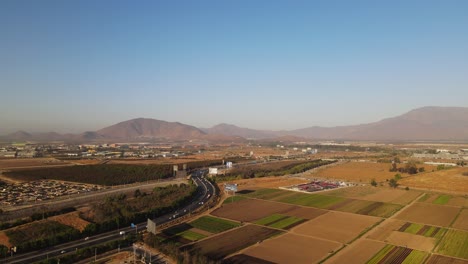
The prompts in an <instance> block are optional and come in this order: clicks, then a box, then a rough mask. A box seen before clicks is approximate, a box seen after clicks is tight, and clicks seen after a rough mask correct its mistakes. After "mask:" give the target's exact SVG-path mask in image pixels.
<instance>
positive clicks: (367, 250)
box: [327, 239, 385, 264]
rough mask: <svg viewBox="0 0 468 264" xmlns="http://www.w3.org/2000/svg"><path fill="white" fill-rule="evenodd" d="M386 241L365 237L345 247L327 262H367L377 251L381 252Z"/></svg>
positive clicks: (351, 263)
mask: <svg viewBox="0 0 468 264" xmlns="http://www.w3.org/2000/svg"><path fill="white" fill-rule="evenodd" d="M384 246H385V243H383V242H379V241H375V240H369V239H363V240H359V241H356V243H353V244H351V245H350V246H348V247H346V248H344V249H343V250H342V251H340V252H339V253H338V254H337V255H336V256H334V257H332V258H331V259H330V260H329V261H328V262H327V263H331V264H341V263H349V264H354V263H356V264H361V263H366V261H367V260H369V259H370V258H372V257H373V256H374V255H375V254H377V252H379V251H380V250H381V249H382V248H383V247H384Z"/></svg>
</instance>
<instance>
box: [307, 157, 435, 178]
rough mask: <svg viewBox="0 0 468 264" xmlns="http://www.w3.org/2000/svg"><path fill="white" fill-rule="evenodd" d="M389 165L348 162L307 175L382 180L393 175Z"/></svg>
mask: <svg viewBox="0 0 468 264" xmlns="http://www.w3.org/2000/svg"><path fill="white" fill-rule="evenodd" d="M390 166H391V164H390V163H373V162H348V163H344V164H341V165H337V166H332V167H328V168H325V169H322V170H317V171H316V172H313V173H312V174H309V177H320V178H329V179H340V180H345V181H352V182H362V183H369V182H370V181H371V179H375V180H376V181H377V182H384V181H385V180H386V179H391V178H393V177H394V175H395V172H389V171H388V170H389V169H390ZM425 167H426V166H425ZM429 169H430V168H426V171H427V170H429ZM403 176H405V175H403Z"/></svg>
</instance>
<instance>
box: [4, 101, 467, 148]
mask: <svg viewBox="0 0 468 264" xmlns="http://www.w3.org/2000/svg"><path fill="white" fill-rule="evenodd" d="M0 139H2V140H10V141H20V140H21V141H59V140H62V141H75V142H83V141H101V140H107V141H109V140H196V141H197V142H245V141H246V140H245V139H257V140H259V139H262V140H265V139H269V140H270V141H285V142H286V141H304V140H305V139H308V140H310V139H314V140H373V141H398V140H406V141H423V140H426V141H438V140H443V141H450V140H457V141H465V140H468V107H422V108H418V109H415V110H412V111H409V112H408V113H405V114H403V115H400V116H397V117H392V118H387V119H383V120H381V121H378V122H374V123H369V124H362V125H353V126H337V127H318V126H313V127H308V128H303V129H297V130H290V131H268V130H255V129H249V128H242V127H237V126H235V125H229V124H219V125H216V126H214V127H211V128H205V129H199V128H196V127H194V126H190V125H185V124H182V123H178V122H167V121H162V120H156V119H149V118H137V119H131V120H127V121H124V122H120V123H118V124H115V125H112V126H109V127H105V128H103V129H100V130H98V131H88V132H84V133H82V134H78V135H73V134H66V135H61V134H58V133H55V132H49V133H39V134H31V133H28V132H25V131H18V132H15V133H11V134H8V135H6V136H3V137H0Z"/></svg>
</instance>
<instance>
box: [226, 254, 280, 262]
mask: <svg viewBox="0 0 468 264" xmlns="http://www.w3.org/2000/svg"><path fill="white" fill-rule="evenodd" d="M223 263H224V264H244V263H249V264H275V263H274V262H271V261H267V260H264V259H259V258H255V257H252V256H248V255H245V254H239V255H234V256H232V257H230V258H228V259H225V260H224V261H223Z"/></svg>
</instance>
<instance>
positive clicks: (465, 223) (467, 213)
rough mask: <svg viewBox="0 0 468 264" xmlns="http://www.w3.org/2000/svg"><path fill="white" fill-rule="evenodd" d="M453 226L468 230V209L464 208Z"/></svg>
mask: <svg viewBox="0 0 468 264" xmlns="http://www.w3.org/2000/svg"><path fill="white" fill-rule="evenodd" d="M452 227H454V228H458V229H463V230H465V231H468V209H463V210H462V211H461V213H460V215H458V218H457V220H455V223H453V225H452Z"/></svg>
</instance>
